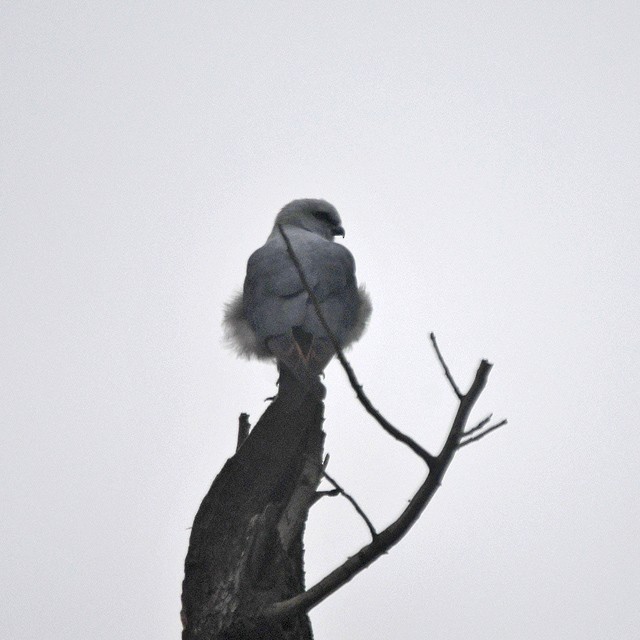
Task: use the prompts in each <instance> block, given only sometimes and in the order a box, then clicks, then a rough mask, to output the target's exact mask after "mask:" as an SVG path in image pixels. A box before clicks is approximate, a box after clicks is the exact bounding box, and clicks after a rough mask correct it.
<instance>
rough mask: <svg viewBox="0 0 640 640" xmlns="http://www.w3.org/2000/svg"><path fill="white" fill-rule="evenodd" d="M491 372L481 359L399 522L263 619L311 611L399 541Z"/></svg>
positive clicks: (434, 485)
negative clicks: (445, 433)
mask: <svg viewBox="0 0 640 640" xmlns="http://www.w3.org/2000/svg"><path fill="white" fill-rule="evenodd" d="M490 371H491V364H490V363H489V362H487V361H486V360H482V361H481V362H480V366H479V367H478V370H477V371H476V375H475V378H474V381H473V383H472V385H471V387H470V388H469V391H468V392H467V393H466V394H465V395H464V396H462V397H461V398H460V405H459V407H458V411H457V413H456V416H455V418H454V421H453V424H452V426H451V429H450V430H449V435H448V437H447V440H446V442H445V444H444V446H443V448H442V451H441V452H440V454H439V455H438V456H437V458H434V460H433V463H432V466H430V471H429V474H428V475H427V478H426V479H425V480H424V482H423V483H422V485H421V486H420V488H419V489H418V491H417V492H416V494H415V495H414V496H413V498H412V499H411V500H410V501H409V504H408V505H407V507H406V508H405V510H404V511H403V512H402V514H400V516H399V517H398V519H397V520H396V521H395V522H393V523H391V524H390V525H389V526H388V527H387V528H386V529H384V530H383V531H381V532H380V533H379V534H378V535H377V536H376V537H375V538H374V540H373V541H372V542H371V543H369V544H368V545H367V546H365V547H363V548H362V549H360V551H358V552H357V553H356V554H355V555H353V556H351V557H350V558H348V559H347V560H346V561H345V562H344V563H343V564H342V565H341V566H339V567H338V568H337V569H335V570H334V571H332V572H331V573H330V574H329V575H327V576H326V577H325V578H323V579H322V580H320V582H318V583H317V584H315V585H314V586H313V587H310V588H309V589H307V591H305V592H303V593H300V594H298V595H297V596H294V597H293V598H290V599H288V600H284V601H282V602H277V603H274V604H271V605H267V606H266V607H265V608H264V609H263V611H262V615H263V616H264V618H265V619H267V620H271V621H273V620H277V619H283V618H287V617H289V616H291V615H295V614H297V613H300V612H302V611H309V610H311V609H312V608H313V607H315V606H316V605H317V604H318V603H320V602H322V601H323V600H324V599H325V598H327V597H328V596H330V595H331V594H332V593H334V592H335V591H337V590H338V589H339V588H340V587H341V586H342V585H344V584H346V583H347V582H349V581H350V580H351V579H352V578H353V577H354V576H356V575H357V574H358V573H360V572H361V571H362V570H364V569H365V568H366V567H368V566H369V565H370V564H371V563H372V562H374V561H375V560H376V559H377V558H379V557H380V556H381V555H382V554H384V553H387V551H388V550H389V549H390V548H391V547H392V546H393V545H395V544H396V543H397V542H399V541H400V539H401V538H402V537H403V536H404V535H405V534H406V533H407V531H409V529H410V528H411V527H412V526H413V524H414V523H415V522H416V520H417V519H418V518H419V517H420V514H421V513H422V511H423V510H424V509H425V507H426V506H427V505H428V504H429V502H430V501H431V498H433V496H434V494H435V492H436V491H437V490H438V487H439V486H440V485H441V483H442V478H443V476H444V474H445V472H446V470H447V468H448V467H449V465H450V464H451V461H452V460H453V457H454V455H455V453H456V451H457V449H458V446H459V442H460V437H461V434H462V433H463V432H464V428H465V425H466V422H467V419H468V417H469V413H470V412H471V409H472V408H473V405H474V404H475V402H476V400H477V399H478V397H479V396H480V394H481V393H482V390H483V389H484V387H485V385H486V383H487V379H488V376H489V372H490Z"/></svg>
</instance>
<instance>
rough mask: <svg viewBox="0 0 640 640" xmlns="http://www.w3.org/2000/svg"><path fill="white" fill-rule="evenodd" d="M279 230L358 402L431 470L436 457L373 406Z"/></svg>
mask: <svg viewBox="0 0 640 640" xmlns="http://www.w3.org/2000/svg"><path fill="white" fill-rule="evenodd" d="M278 230H279V231H280V234H281V235H282V238H283V240H284V242H285V244H286V245H287V252H288V253H289V257H290V258H291V260H292V262H293V264H294V265H295V267H296V270H297V271H298V275H299V276H300V280H301V281H302V284H303V286H304V288H305V290H306V291H307V293H308V294H309V298H310V299H311V302H312V303H313V307H314V309H315V311H316V314H317V316H318V320H320V324H321V325H322V328H323V329H324V330H325V332H326V333H327V335H328V336H329V340H330V341H331V345H332V346H333V348H334V350H335V352H336V356H337V358H338V360H339V361H340V364H341V365H342V368H343V369H344V370H345V372H346V374H347V377H348V378H349V382H350V383H351V387H352V388H353V390H354V391H355V393H356V396H357V397H358V400H359V401H360V403H361V404H362V406H363V407H364V408H365V410H366V411H367V413H368V414H369V415H371V416H373V418H374V419H375V420H376V422H377V423H378V424H379V425H380V426H381V427H382V428H383V429H384V430H385V431H386V432H387V433H388V434H389V435H391V436H393V437H394V438H395V439H396V440H399V441H400V442H402V443H403V444H405V445H406V446H407V447H409V449H411V450H412V451H413V452H414V453H415V454H416V455H418V456H420V457H421V458H422V459H423V460H424V461H425V463H426V464H427V466H428V467H429V468H431V465H432V464H433V463H434V460H435V458H434V456H433V455H431V454H430V453H429V452H428V451H427V450H426V449H424V448H423V447H421V446H420V445H419V444H418V443H417V442H416V441H415V440H413V439H412V438H410V437H409V436H407V435H406V434H404V433H402V432H401V431H400V430H399V429H396V427H394V426H393V425H392V424H391V423H390V422H389V421H388V420H387V419H386V418H385V417H384V416H383V415H382V414H381V413H380V412H379V411H378V410H377V409H376V408H375V407H374V406H373V404H372V403H371V401H370V400H369V398H368V397H367V395H366V394H365V392H364V390H363V388H362V385H361V384H360V383H359V382H358V379H357V378H356V374H355V373H354V371H353V369H352V367H351V365H350V364H349V362H348V361H347V359H346V358H345V356H344V353H343V352H342V348H341V347H340V344H339V343H338V341H337V339H336V337H335V336H334V335H333V332H332V331H331V329H330V328H329V325H328V324H327V321H326V320H325V318H324V315H323V313H322V309H321V308H320V303H319V302H318V298H317V297H316V295H315V293H314V292H313V289H312V288H311V286H310V285H309V281H308V280H307V277H306V276H305V274H304V270H303V269H302V265H301V264H300V260H298V256H296V254H295V251H294V250H293V247H292V246H291V241H290V240H289V238H288V236H287V234H286V233H285V231H284V228H283V227H282V225H281V224H279V225H278Z"/></svg>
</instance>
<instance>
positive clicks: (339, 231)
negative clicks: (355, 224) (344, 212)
mask: <svg viewBox="0 0 640 640" xmlns="http://www.w3.org/2000/svg"><path fill="white" fill-rule="evenodd" d="M331 233H332V234H333V235H334V236H342V237H343V238H344V228H343V227H341V226H340V225H339V224H338V225H336V226H335V227H333V228H332V229H331Z"/></svg>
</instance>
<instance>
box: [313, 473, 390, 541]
mask: <svg viewBox="0 0 640 640" xmlns="http://www.w3.org/2000/svg"><path fill="white" fill-rule="evenodd" d="M322 475H324V477H325V478H326V479H327V480H328V481H329V482H330V483H331V484H332V485H333V486H334V487H335V488H336V490H337V491H338V493H340V494H342V495H343V496H344V497H345V498H346V499H347V500H348V501H349V502H350V503H351V504H352V505H353V508H354V509H355V510H356V511H357V512H358V515H359V516H360V517H361V518H362V519H363V520H364V522H365V524H366V525H367V527H368V529H369V533H370V534H371V539H372V540H375V538H376V536H377V535H378V533H377V532H376V530H375V527H374V526H373V524H371V520H369V518H368V517H367V514H366V513H365V512H364V511H363V510H362V508H361V507H360V505H359V504H358V503H357V502H356V501H355V498H353V497H352V496H350V495H349V494H348V493H347V492H346V491H345V490H344V489H343V488H342V487H341V486H340V485H339V484H338V483H337V482H336V481H335V480H334V479H333V478H332V477H331V476H330V475H329V474H328V473H327V472H326V471H323V472H322Z"/></svg>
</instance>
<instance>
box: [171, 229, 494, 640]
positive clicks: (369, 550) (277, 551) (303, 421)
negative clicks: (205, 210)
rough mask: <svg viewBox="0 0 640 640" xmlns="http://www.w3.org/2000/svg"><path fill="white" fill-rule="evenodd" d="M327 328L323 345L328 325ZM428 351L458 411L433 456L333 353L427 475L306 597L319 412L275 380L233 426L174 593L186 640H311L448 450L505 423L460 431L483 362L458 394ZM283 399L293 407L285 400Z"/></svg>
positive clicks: (441, 466)
mask: <svg viewBox="0 0 640 640" xmlns="http://www.w3.org/2000/svg"><path fill="white" fill-rule="evenodd" d="M281 232H282V234H283V236H284V239H285V241H286V242H287V246H288V249H289V253H290V256H291V258H292V260H293V261H294V263H295V264H296V267H297V268H298V272H299V274H300V277H301V279H302V282H303V283H304V284H305V287H306V288H307V291H308V293H309V294H310V297H311V299H312V301H313V303H314V305H315V307H316V312H317V313H318V315H319V318H320V320H321V322H324V320H323V318H322V314H321V312H320V309H319V306H318V304H317V300H316V299H315V296H314V295H313V292H312V291H311V290H310V288H309V287H308V284H307V283H306V279H305V277H304V273H303V272H302V269H301V267H300V263H299V262H298V261H297V258H296V256H295V254H294V253H293V250H292V248H291V245H290V244H289V243H288V239H287V237H286V235H285V234H284V232H283V230H282V229H281ZM325 330H326V331H327V333H328V335H329V336H330V337H332V336H331V332H330V331H329V330H328V327H326V323H325ZM431 341H432V344H433V347H434V350H435V353H436V355H437V357H438V360H439V361H440V364H441V365H442V368H443V370H444V373H445V376H446V378H447V380H448V381H449V384H450V386H451V388H452V389H453V392H454V393H455V394H456V396H457V398H458V402H459V404H458V410H457V412H456V415H455V418H454V420H453V423H452V425H451V427H450V430H449V433H448V436H447V438H446V441H445V443H444V445H443V447H442V449H441V451H440V453H438V454H437V455H434V454H431V453H429V452H428V451H426V450H425V449H424V448H423V447H422V446H420V445H419V444H418V443H417V442H415V441H414V440H413V439H411V438H410V437H408V436H407V435H406V434H404V433H402V432H401V431H400V430H399V429H397V428H396V427H394V426H393V425H392V424H390V423H389V422H388V421H387V420H386V419H385V418H384V417H383V416H382V415H381V414H380V413H379V412H378V411H377V409H376V408H375V407H374V406H373V404H372V403H371V401H370V400H369V398H368V397H367V396H366V394H365V393H364V391H363V389H362V386H361V385H360V384H359V382H358V380H357V379H356V376H355V374H354V372H353V370H352V368H351V367H350V365H349V363H348V362H347V360H346V359H345V357H344V355H343V353H342V351H341V350H340V348H339V345H338V344H337V343H336V342H335V340H334V347H335V349H336V354H337V357H338V359H339V360H340V362H341V363H342V365H343V367H344V369H345V371H346V372H347V375H348V377H349V380H350V382H351V385H352V387H353V389H354V391H355V393H356V395H357V397H358V399H359V400H360V402H361V403H362V405H363V406H364V408H365V409H366V411H367V412H368V413H369V414H371V415H372V416H373V417H374V418H375V420H376V421H377V422H378V424H379V425H380V426H381V427H382V428H383V429H384V430H385V431H386V432H387V433H389V434H390V435H391V436H392V437H394V438H396V439H397V440H399V441H400V442H402V443H403V444H405V445H407V446H408V447H409V448H410V449H411V450H412V451H413V452H414V453H415V454H416V455H418V456H419V457H420V458H421V459H422V460H423V461H424V463H425V465H426V471H427V473H426V477H425V479H424V481H423V483H422V484H421V485H420V487H419V488H418V490H417V491H416V493H415V494H414V496H413V497H412V498H411V500H410V501H409V503H408V505H407V506H406V507H405V509H404V511H403V512H402V513H401V514H400V516H399V517H398V518H397V519H396V520H395V521H394V522H392V523H391V524H390V525H389V526H387V527H386V528H385V529H383V530H382V531H380V532H376V530H375V529H374V528H373V525H372V524H371V522H370V521H369V519H368V518H367V517H366V515H365V514H364V513H363V512H362V510H361V509H360V508H359V507H358V505H357V503H355V501H353V499H352V498H351V497H350V496H347V497H348V498H349V499H350V500H351V501H352V503H353V504H354V506H355V507H356V508H357V510H358V512H359V513H360V515H361V516H362V517H363V518H364V519H365V522H366V523H367V526H368V527H369V530H370V532H371V535H372V540H371V542H370V543H369V544H368V545H366V546H365V547H363V548H362V549H360V550H359V551H358V552H357V553H355V554H354V555H353V556H351V557H350V558H348V559H347V560H346V561H345V562H344V563H343V564H342V565H341V566H339V567H338V568H337V569H335V570H334V571H332V572H331V573H329V574H328V575H327V576H326V577H325V578H323V579H322V580H320V581H319V582H318V583H317V584H315V585H314V586H312V587H310V588H305V584H304V563H303V560H304V553H303V551H304V549H303V534H304V527H305V522H306V520H307V515H308V513H309V509H310V508H311V506H312V505H313V503H314V502H315V501H316V500H317V498H318V495H319V494H318V492H317V488H318V485H319V483H320V480H321V479H322V477H323V475H324V477H327V478H328V479H329V480H330V482H331V483H332V484H333V485H334V487H335V490H334V492H336V493H343V494H344V491H343V490H342V488H341V487H340V486H339V485H338V484H337V483H336V482H335V481H334V480H333V479H332V478H331V477H330V476H328V474H327V473H326V471H325V469H324V465H323V459H322V448H323V441H324V433H323V431H322V422H323V410H324V405H323V403H322V401H321V400H320V399H319V398H318V397H317V393H311V392H310V393H306V394H305V393H304V391H303V390H301V389H300V388H296V384H297V383H296V382H295V380H293V379H292V378H290V377H288V376H287V373H286V371H284V370H283V371H282V372H281V377H280V392H279V395H278V397H277V398H276V399H275V401H273V402H272V403H271V405H270V406H269V407H268V408H267V410H266V411H265V413H264V414H263V416H262V417H261V418H260V420H259V421H258V423H257V424H256V426H255V427H254V428H253V429H252V430H251V432H250V433H249V435H248V436H246V433H247V432H248V419H247V416H246V415H245V414H242V415H241V417H240V426H239V437H238V449H237V451H236V453H235V455H234V456H233V457H232V458H230V459H229V460H228V461H227V463H226V464H225V465H224V467H223V468H222V471H220V473H219V474H218V476H217V477H216V479H215V480H214V482H213V484H212V486H211V489H210V490H209V492H208V493H207V495H206V496H205V498H204V500H203V501H202V504H201V505H200V509H199V510H198V513H197V515H196V517H195V520H194V523H193V527H192V531H191V539H190V542H189V550H188V553H187V558H186V561H185V578H184V582H183V591H182V622H183V628H184V630H183V633H182V638H183V640H311V638H313V634H312V631H311V625H310V623H309V618H308V612H309V611H310V610H311V609H312V608H313V607H314V606H316V605H317V604H318V603H320V602H322V601H323V600H324V599H325V598H327V597H328V596H330V595H331V594H332V593H334V592H335V591H337V590H338V589H339V588H340V587H341V586H342V585H344V584H345V583H346V582H348V581H349V580H351V579H352V578H353V577H354V576H355V575H357V574H358V573H359V572H360V571H362V570H363V569H365V568H366V567H367V566H369V565H370V564H371V563H372V562H374V561H375V560H376V559H377V558H379V557H380V556H381V555H382V554H384V553H386V552H387V551H388V550H389V549H390V548H391V547H392V546H393V545H395V544H396V543H397V542H398V541H399V540H400V539H401V538H402V537H403V536H404V535H405V533H406V532H407V531H408V530H409V529H410V528H411V527H412V526H413V524H414V523H415V522H416V520H417V519H418V518H419V516H420V514H421V513H422V511H423V510H424V508H425V507H426V506H427V504H428V503H429V501H430V500H431V498H432V497H433V495H434V494H435V492H436V490H437V489H438V487H439V486H440V484H441V482H442V478H443V476H444V474H445V472H446V470H447V468H448V467H449V464H450V463H451V461H452V460H453V458H454V456H455V454H456V452H457V451H458V450H459V449H460V448H461V447H464V446H466V445H468V444H470V443H472V442H475V441H477V440H479V439H480V438H483V437H484V436H485V435H487V434H488V433H491V432H492V431H494V430H495V429H497V428H498V427H500V426H502V425H504V424H506V420H502V421H501V422H498V423H496V424H493V425H489V422H490V419H491V416H489V417H487V418H485V419H484V420H482V421H480V422H479V423H478V424H477V425H476V426H474V427H472V428H467V427H466V425H467V421H468V418H469V415H470V412H471V409H472V408H473V405H474V404H475V402H476V400H477V399H478V397H479V396H480V394H481V393H482V390H483V389H484V387H485V385H486V383H487V379H488V376H489V372H490V370H491V364H489V362H487V361H486V360H482V361H481V362H480V365H479V367H478V369H477V371H476V374H475V378H474V380H473V382H472V384H471V386H470V387H469V389H468V391H467V392H466V393H463V392H462V391H460V388H459V387H458V385H457V384H456V382H455V381H454V379H453V376H452V375H451V373H450V371H449V369H448V367H447V365H446V363H445V361H444V359H443V357H442V355H441V353H440V350H439V348H438V345H437V343H436V339H435V336H434V335H433V334H431ZM291 397H296V398H298V401H297V402H293V403H292V402H291V401H290V400H291Z"/></svg>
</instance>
